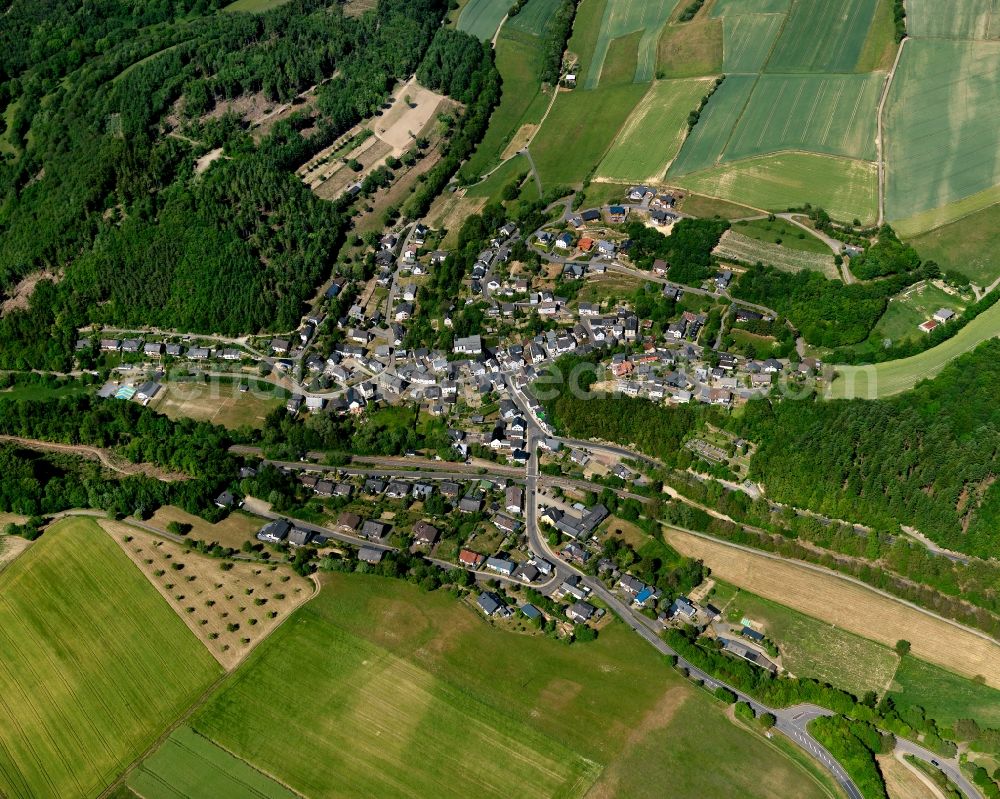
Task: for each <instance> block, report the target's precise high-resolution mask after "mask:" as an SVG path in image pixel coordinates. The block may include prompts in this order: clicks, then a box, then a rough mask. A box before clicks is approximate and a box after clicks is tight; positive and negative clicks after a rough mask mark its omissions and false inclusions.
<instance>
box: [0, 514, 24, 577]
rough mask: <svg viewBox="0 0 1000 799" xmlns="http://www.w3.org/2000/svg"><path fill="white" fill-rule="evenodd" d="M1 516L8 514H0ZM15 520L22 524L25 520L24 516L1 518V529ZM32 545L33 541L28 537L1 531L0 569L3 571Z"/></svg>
mask: <svg viewBox="0 0 1000 799" xmlns="http://www.w3.org/2000/svg"><path fill="white" fill-rule="evenodd" d="M0 516H4V517H6V516H8V514H0ZM12 522H15V523H17V524H21V523H23V522H24V518H23V517H17V519H16V520H15V519H14V518H10V519H6V518H0V530H2V529H3V527H4V526H5V525H7V524H10V523H12ZM30 546H31V542H30V541H28V539H26V538H21V537H20V536H17V535H7V534H6V533H0V571H3V569H5V568H6V567H7V566H9V565H10V564H11V563H13V562H14V561H15V560H17V558H18V556H20V555H21V553H23V552H24V551H25V550H26V549H27V548H28V547H30Z"/></svg>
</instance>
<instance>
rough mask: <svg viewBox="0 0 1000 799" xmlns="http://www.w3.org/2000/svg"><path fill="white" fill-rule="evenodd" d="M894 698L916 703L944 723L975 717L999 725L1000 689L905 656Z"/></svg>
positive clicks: (894, 687) (899, 670)
mask: <svg viewBox="0 0 1000 799" xmlns="http://www.w3.org/2000/svg"><path fill="white" fill-rule="evenodd" d="M891 693H892V698H893V699H894V700H895V701H896V702H897V703H898V704H901V705H910V704H915V705H919V706H920V707H922V708H924V710H926V711H927V715H929V716H932V717H933V718H935V719H938V720H940V721H942V722H944V723H945V724H951V723H952V722H954V721H957V720H958V719H969V718H973V719H976V721H978V722H979V723H980V724H982V725H983V726H988V727H996V726H998V725H1000V691H998V690H996V689H995V688H990V687H989V686H986V685H982V684H980V683H976V682H973V681H971V680H969V679H967V678H965V677H960V676H959V675H957V674H954V673H952V672H950V671H946V670H945V669H941V668H937V667H936V666H932V665H931V664H929V663H925V662H924V661H922V660H918V659H917V658H914V657H910V656H906V657H904V658H903V659H902V662H901V663H900V664H899V669H898V670H897V671H896V678H895V681H894V684H893V688H892V692H891Z"/></svg>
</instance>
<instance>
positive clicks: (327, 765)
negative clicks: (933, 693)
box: [192, 575, 821, 797]
mask: <svg viewBox="0 0 1000 799" xmlns="http://www.w3.org/2000/svg"><path fill="white" fill-rule="evenodd" d="M293 674H303V675H308V679H307V681H305V682H303V681H300V680H296V679H294V678H293V677H292V675H293ZM675 716H676V718H677V720H676V721H675ZM692 718H696V719H697V722H698V730H699V734H698V735H697V736H692V735H690V732H691V729H692V727H691V726H690V723H691V720H692ZM192 725H193V726H194V728H195V729H197V730H198V731H199V732H201V733H203V734H206V735H208V737H210V738H211V739H213V740H216V741H218V742H219V743H220V744H221V745H223V746H224V747H226V748H227V749H229V750H230V751H232V752H233V753H234V754H236V755H237V756H238V757H241V758H243V759H246V760H247V761H249V762H251V763H253V764H254V765H256V766H257V767H259V768H261V769H262V770H263V771H265V772H267V773H269V774H273V775H274V776H275V777H277V778H278V779H280V780H282V781H283V782H285V783H287V784H288V785H289V786H290V787H291V788H293V789H294V790H296V791H300V792H302V793H305V794H307V795H314V796H315V795H331V794H338V795H381V796H388V795H409V796H428V795H434V796H441V797H449V796H463V797H464V796H471V795H475V796H478V797H486V796H494V795H496V796H505V797H506V796H518V797H531V796H553V795H554V796H566V797H573V796H582V795H583V794H585V793H586V792H587V791H588V789H589V788H590V786H591V784H592V783H593V782H594V781H595V780H597V779H598V778H600V780H601V786H602V787H604V788H605V789H607V793H609V794H612V793H617V795H622V796H625V795H642V793H644V792H654V791H655V792H656V795H659V796H663V795H669V796H672V797H684V796H692V797H694V796H705V795H711V794H713V793H714V790H712V789H709V790H708V791H707V792H706V784H707V782H709V781H712V782H713V785H714V781H715V780H721V781H723V782H724V783H725V784H726V787H727V790H729V791H731V792H735V793H736V794H738V795H741V796H742V795H748V796H789V797H791V796H807V797H812V796H820V795H821V794H820V793H818V792H815V793H812V792H810V791H808V786H807V784H806V783H805V780H804V775H803V774H802V772H801V771H800V769H799V767H798V766H796V765H795V764H793V763H792V762H790V761H789V760H787V759H785V758H784V757H782V756H779V755H777V754H776V753H774V752H772V750H770V749H769V747H767V745H766V744H765V742H763V741H762V740H761V739H759V738H756V737H755V736H752V735H750V734H748V733H746V732H743V731H741V730H739V729H737V728H735V727H733V726H732V725H731V724H730V723H729V722H728V721H727V720H726V719H725V718H724V716H723V715H722V712H721V707H720V706H718V705H716V704H715V703H714V700H711V699H709V698H708V697H707V696H705V695H698V694H696V693H695V690H694V689H693V688H691V687H689V686H688V685H687V684H685V683H684V682H683V681H682V680H681V678H680V677H679V676H678V675H676V673H674V672H673V671H671V670H670V669H669V668H668V667H667V666H666V665H665V664H664V663H663V660H662V659H661V658H660V657H659V656H658V655H657V654H656V652H655V651H654V650H653V649H652V648H651V647H649V646H648V645H646V644H645V643H644V642H643V641H642V640H641V639H640V638H639V637H638V636H635V635H634V634H632V633H631V631H629V630H627V629H626V628H625V627H624V625H621V624H619V623H613V624H611V625H610V626H609V627H607V628H605V629H604V630H603V631H602V633H601V636H600V638H599V639H598V640H597V641H595V642H593V643H590V644H587V645H585V646H583V645H577V646H571V647H567V646H566V645H565V644H561V643H558V642H555V641H552V640H549V639H546V638H541V637H534V636H526V635H518V634H514V633H511V632H501V631H499V630H496V629H494V628H492V627H491V626H490V625H488V624H487V623H485V622H484V621H483V619H482V618H481V617H479V615H478V614H477V613H476V611H474V610H473V609H472V608H471V607H470V606H469V605H467V604H466V603H459V602H456V601H455V600H454V599H453V598H451V597H450V596H448V595H446V594H443V593H430V594H428V593H423V592H421V591H419V590H418V589H416V588H415V587H413V586H410V585H407V584H405V583H400V582H395V581H390V580H386V579H382V578H376V577H364V576H361V575H330V576H328V577H326V578H325V579H324V586H323V589H322V591H321V592H320V594H319V596H318V597H317V598H316V599H314V600H313V601H312V602H310V603H309V604H308V605H306V606H304V607H303V608H301V609H300V610H299V611H298V613H297V615H296V617H295V618H294V619H292V620H290V621H289V623H288V624H286V625H284V626H283V627H281V628H280V629H279V630H278V631H277V632H276V633H275V634H274V635H273V636H272V637H271V638H270V639H269V640H268V641H267V642H266V643H265V644H264V645H262V646H261V647H260V648H259V649H258V650H257V652H256V653H255V654H254V656H253V657H252V658H251V659H250V660H249V661H248V662H247V664H246V665H245V666H244V667H242V669H241V670H240V671H239V672H237V674H236V675H234V677H233V678H231V679H230V681H229V683H228V684H227V685H225V686H224V688H223V690H222V691H221V692H220V693H219V694H218V695H217V696H216V697H214V698H213V699H212V700H211V701H210V702H209V704H208V705H207V706H206V707H205V708H204V709H203V710H202V711H200V712H199V713H198V715H197V716H196V717H195V719H194V720H193V722H192ZM703 731H710V733H703ZM705 734H710V735H711V738H712V740H717V739H721V740H725V742H726V744H725V745H726V750H727V751H728V752H732V753H734V755H735V756H733V757H727V760H729V761H730V762H731V763H732V764H733V765H732V766H721V767H720V768H722V775H723V776H713V775H707V776H706V775H705V774H704V769H703V768H702V767H701V763H700V760H699V759H698V758H692V757H690V750H687V749H685V748H684V747H686V746H697V745H699V743H698V742H699V741H702V740H704V735H705ZM717 736H718V738H717ZM685 738H687V739H690V743H688V744H684V743H683V741H684V739H685ZM288 740H295V741H297V742H298V745H296V746H295V747H291V748H290V747H288V745H287V742H288ZM668 740H669V742H670V745H669V746H667V745H665V743H666V741H668ZM675 747H676V751H675ZM652 751H655V752H656V757H647V756H646V752H652ZM741 762H742V763H746V762H753V763H755V769H754V772H753V774H751V773H749V772H748V771H747V770H746V769H743V768H740V767H739V763H741ZM607 764H612V765H611V766H610V767H609V768H605V766H606V765H607ZM622 766H624V767H622ZM602 772H603V773H602ZM804 785H806V790H804V789H803V786H804ZM615 786H620V787H618V788H616V787H615ZM631 786H636V787H635V788H634V789H633V788H632V787H631ZM757 786H766V788H759V787H757ZM636 791H640V792H641V793H638V794H637V793H636ZM756 791H761V792H760V793H756Z"/></svg>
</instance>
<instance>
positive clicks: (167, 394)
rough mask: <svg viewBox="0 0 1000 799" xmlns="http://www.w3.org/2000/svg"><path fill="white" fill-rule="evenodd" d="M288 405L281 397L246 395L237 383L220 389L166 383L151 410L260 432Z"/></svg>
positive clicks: (209, 386) (192, 384)
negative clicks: (269, 418)
mask: <svg viewBox="0 0 1000 799" xmlns="http://www.w3.org/2000/svg"><path fill="white" fill-rule="evenodd" d="M284 403H285V400H284V399H282V398H281V397H266V396H259V395H258V394H257V393H256V392H254V391H248V392H246V393H242V392H240V390H239V388H238V387H237V385H236V384H235V383H233V384H224V385H218V386H215V385H201V384H194V383H190V384H189V383H165V384H164V386H163V391H162V392H161V393H160V396H158V397H157V398H156V399H155V400H153V402H152V403H151V405H150V407H152V408H154V409H155V410H156V412H157V413H162V414H164V415H165V416H169V417H170V418H171V419H177V418H180V417H188V418H190V419H195V420H196V421H199V422H212V423H213V424H218V425H222V426H223V427H228V428H230V429H236V428H238V427H244V426H250V427H258V428H259V427H260V426H261V425H262V424H263V423H264V419H265V418H266V417H267V414H268V413H270V412H271V411H272V410H274V409H275V408H277V407H280V406H281V405H284Z"/></svg>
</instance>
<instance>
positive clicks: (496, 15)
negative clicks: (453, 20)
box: [458, 0, 510, 42]
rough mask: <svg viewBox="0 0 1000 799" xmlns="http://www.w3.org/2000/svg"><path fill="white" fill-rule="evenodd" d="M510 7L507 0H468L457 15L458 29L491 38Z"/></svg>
mask: <svg viewBox="0 0 1000 799" xmlns="http://www.w3.org/2000/svg"><path fill="white" fill-rule="evenodd" d="M508 8H510V3H509V2H508V0H469V2H468V3H467V4H466V6H465V8H463V9H462V13H461V14H460V15H459V17H458V29H459V30H460V31H465V33H469V34H471V35H473V36H475V37H476V38H477V39H482V40H483V41H484V42H486V41H489V40H490V39H492V38H493V35H494V34H495V33H496V32H497V28H499V27H500V23H501V21H502V20H503V18H504V16H506V14H507V9H508Z"/></svg>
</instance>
